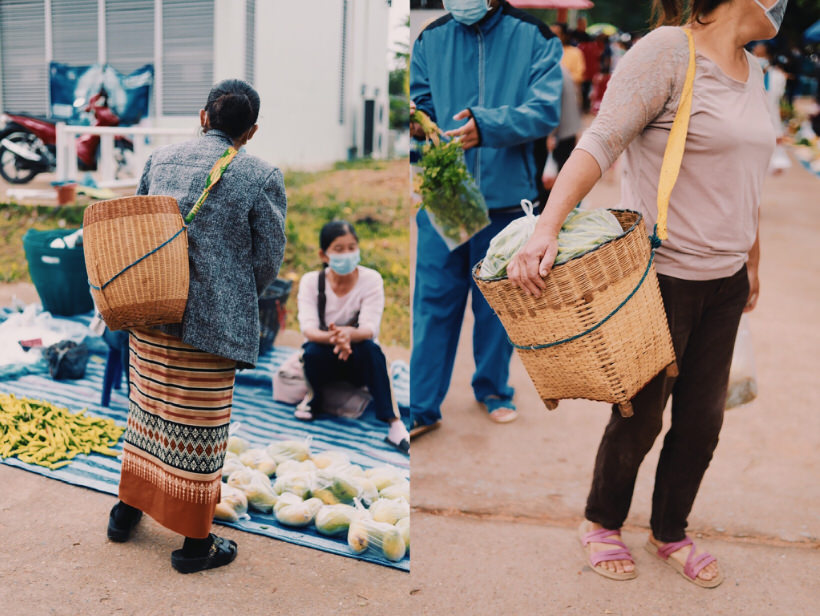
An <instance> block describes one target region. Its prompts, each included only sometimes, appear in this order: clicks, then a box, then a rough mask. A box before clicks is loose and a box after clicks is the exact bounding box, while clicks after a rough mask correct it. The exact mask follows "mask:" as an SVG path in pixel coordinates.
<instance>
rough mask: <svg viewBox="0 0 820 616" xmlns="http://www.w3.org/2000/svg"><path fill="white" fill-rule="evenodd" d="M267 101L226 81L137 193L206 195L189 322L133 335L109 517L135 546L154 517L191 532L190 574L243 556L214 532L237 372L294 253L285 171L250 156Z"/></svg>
mask: <svg viewBox="0 0 820 616" xmlns="http://www.w3.org/2000/svg"><path fill="white" fill-rule="evenodd" d="M259 105H260V101H259V95H258V94H257V93H256V90H254V89H253V88H252V87H251V86H250V85H249V84H247V83H245V82H244V81H239V80H236V79H230V80H227V81H222V82H220V83H218V84H217V85H215V86H214V87H213V89H212V90H211V92H210V93H209V94H208V99H207V101H206V103H205V107H204V109H202V110H201V111H200V112H199V117H200V123H201V126H202V131H203V134H202V136H200V137H199V138H197V139H194V140H192V141H187V142H185V143H179V144H174V145H169V146H166V147H161V148H158V149H156V150H155V151H154V152H153V153H152V155H151V157H150V158H149V159H148V162H147V163H146V165H145V170H144V171H143V174H142V178H141V180H140V183H139V188H138V190H137V194H139V195H169V196H172V197H174V198H175V199H176V200H177V202H178V203H179V209H180V212H181V214H182V215H183V217H184V216H186V215H187V214H188V213H189V212H190V211H191V209H192V208H193V206H194V204H195V203H196V202H197V201H198V200H200V199H201V197H202V196H203V195H204V194H206V193H207V198H206V199H205V201H204V203H203V204H202V207H201V210H200V211H199V213H198V214H197V215H196V218H195V219H194V220H193V221H192V222H191V223H190V224H189V226H188V231H187V234H188V258H189V264H190V285H189V290H188V303H187V305H186V308H185V313H184V315H183V318H182V322H181V323H175V324H171V325H163V326H159V327H157V328H155V329H149V328H140V329H135V330H132V331H131V335H130V352H131V362H130V373H129V378H130V383H131V388H130V395H129V413H128V427H127V430H126V432H125V437H124V445H123V458H122V471H121V477H120V487H119V497H120V501H119V502H118V503H117V504H116V505H115V506H114V508H113V509H112V510H111V514H110V516H109V522H108V538H109V539H111V540H112V541H118V542H122V541H127V540H128V539H129V537H130V535H131V532H132V530H133V529H134V527H135V526H136V525H137V523H138V522H139V520H140V518H141V516H142V513H143V512H145V513H147V514H148V515H149V516H151V517H152V518H154V519H155V520H156V521H157V522H159V523H160V524H162V525H163V526H165V527H166V528H169V529H171V530H173V531H175V532H177V533H179V534H181V535H183V536H184V537H185V541H184V542H183V545H182V547H181V549H178V550H175V551H174V552H173V553H172V554H171V564H172V565H173V567H174V568H175V569H176V570H177V571H179V572H181V573H191V572H194V571H201V570H203V569H210V568H213V567H219V566H222V565H227V564H228V563H230V562H231V561H233V559H234V558H235V557H236V553H237V547H236V543H235V542H234V541H232V540H226V539H223V538H221V537H217V536H216V535H214V534H212V533H211V532H210V530H211V523H212V520H213V515H214V509H215V507H216V505H217V503H218V502H219V498H220V485H221V480H222V465H223V462H224V459H225V451H226V449H227V442H228V425H229V423H230V417H231V403H232V399H233V386H234V375H235V372H236V369H237V368H247V367H252V366H253V365H254V364H255V363H256V361H257V354H258V349H259V313H258V300H259V295H260V294H261V293H262V291H264V289H265V288H266V287H267V286H268V285H269V284H270V283H271V282H273V280H274V279H275V278H276V274H277V273H278V271H279V267H280V265H281V263H282V257H283V255H284V250H285V211H286V206H287V202H286V198H285V186H284V182H283V178H282V173H281V171H279V169H277V168H275V167H273V166H272V165H270V164H269V163H267V162H265V161H263V160H261V159H259V158H256V157H255V156H251V155H250V154H248V153H246V152H244V151H243V150H242V149H241V148H242V146H244V145H245V144H246V143H247V142H248V141H249V140H250V139H251V138H253V136H254V135H255V134H256V131H257V128H258V126H257V124H256V120H257V118H258V117H259ZM214 182H216V183H214ZM206 184H207V186H206Z"/></svg>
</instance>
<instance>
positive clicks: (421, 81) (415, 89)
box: [410, 37, 436, 122]
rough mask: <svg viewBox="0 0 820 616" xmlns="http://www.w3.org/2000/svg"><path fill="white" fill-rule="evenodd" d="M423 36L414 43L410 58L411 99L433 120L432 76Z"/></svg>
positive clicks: (434, 114) (434, 119) (434, 115)
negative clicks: (428, 67)
mask: <svg viewBox="0 0 820 616" xmlns="http://www.w3.org/2000/svg"><path fill="white" fill-rule="evenodd" d="M424 54H425V46H424V43H423V41H422V38H421V37H419V38H417V39H416V42H415V43H414V44H413V55H412V59H411V60H410V100H412V101H413V102H414V103H416V108H417V109H418V110H419V111H423V112H424V113H426V114H427V115H428V116H430V119H431V120H433V122H435V121H436V113H435V109H434V108H433V95H432V92H431V90H430V78H429V76H428V74H427V58H425V55H424Z"/></svg>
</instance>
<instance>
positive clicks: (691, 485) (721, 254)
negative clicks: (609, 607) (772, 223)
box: [508, 0, 786, 587]
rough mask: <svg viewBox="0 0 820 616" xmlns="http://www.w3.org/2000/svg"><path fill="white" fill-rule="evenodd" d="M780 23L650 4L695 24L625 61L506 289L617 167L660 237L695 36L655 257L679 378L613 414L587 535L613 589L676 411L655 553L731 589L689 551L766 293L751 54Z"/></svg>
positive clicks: (757, 7) (528, 281)
mask: <svg viewBox="0 0 820 616" xmlns="http://www.w3.org/2000/svg"><path fill="white" fill-rule="evenodd" d="M785 8H786V0H691V1H686V0H655V9H656V11H657V15H658V18H659V19H658V22H659V23H662V24H666V25H675V24H680V23H681V20H682V17H683V16H684V15H691V17H690V19H689V22H688V24H687V25H685V26H684V27H683V28H678V27H662V28H658V29H657V30H654V31H653V32H651V33H650V34H649V35H647V36H646V37H645V38H643V39H642V40H641V42H640V43H638V44H637V45H636V46H635V47H634V48H633V49H632V50H630V51H629V52H628V53H627V54H626V55H625V56H624V57H623V59H622V60H621V62H620V63H619V66H618V71H617V72H616V73H615V75H613V77H612V80H611V81H610V84H609V87H608V89H607V92H606V95H605V97H604V99H603V103H602V106H601V111H600V114H599V115H598V117H597V118H596V120H595V122H594V123H593V124H592V126H591V127H590V129H589V130H588V131H587V132H586V133H585V134H584V136H583V138H582V139H581V141H580V142H579V144H578V147H577V148H576V150H575V151H574V152H573V154H572V155H571V157H570V158H569V160H568V161H567V163H566V165H565V166H564V168H563V169H562V171H561V173H560V175H559V177H558V179H557V181H556V183H555V186H554V188H553V190H552V192H551V194H550V198H549V201H548V203H547V205H546V207H545V210H544V213H543V214H542V215H541V217H540V220H539V222H538V226H537V228H536V231H535V234H534V235H533V237H532V238H531V240H530V241H529V242H528V243H527V244H526V245H525V246H524V248H523V249H522V250H521V251H520V252H519V254H518V255H517V256H516V257H515V258H514V259H513V261H512V262H511V264H510V265H509V267H508V276H509V278H510V280H511V281H512V282H514V283H515V284H516V285H518V286H519V287H521V288H522V289H524V290H525V291H526V292H528V293H530V294H533V295H536V296H538V295H539V294H540V292H541V290H542V289H543V288H545V285H544V281H543V277H546V276H547V274H548V273H549V271H550V269H551V268H552V265H553V262H554V260H555V257H556V253H557V239H556V238H557V234H558V230H559V229H560V227H561V224H562V222H563V221H564V219H565V218H566V216H567V214H568V213H569V211H570V210H571V209H572V208H573V206H574V205H575V204H576V203H578V202H579V201H580V200H581V199H582V198H583V197H584V196H585V195H586V194H587V193H588V192H589V191H590V190H591V188H592V187H593V186H594V184H595V183H596V182H597V180H598V179H599V178H600V177H601V175H602V173H603V172H604V171H605V170H606V169H607V168H608V167H609V166H610V165H612V163H614V161H615V159H616V158H617V157H618V156H619V155H620V154H621V153H622V152H625V154H624V176H623V180H622V193H621V197H622V201H621V207H625V208H630V209H634V210H639V211H640V212H641V213H642V214H643V216H644V217H645V218H646V223H647V227H648V228H649V229H652V227H653V225H654V224H655V222H656V219H657V218H658V212H657V209H656V205H655V203H656V196H657V193H658V177H659V173H660V169H661V162H662V160H663V158H664V152H665V148H666V145H667V137H668V135H669V131H670V127H671V125H672V121H673V118H674V116H675V112H676V110H677V107H678V101H679V99H680V98H681V92H682V89H683V84H684V83H685V76H686V73H687V67H688V65H689V55H690V54H689V44H688V38H689V36H688V34H689V33H691V36H692V38H693V39H694V46H695V49H696V50H697V54H696V62H695V67H696V68H695V78H694V98H693V102H692V107H691V116H690V120H689V131H688V135H687V136H686V144H685V150H684V155H683V162H682V164H681V169H680V173H679V176H678V181H677V184H675V189H674V191H673V192H672V195H671V201H670V204H669V213H668V227H669V237H668V240H665V241H664V242H663V244H662V246H661V247H660V248H659V249H658V250H657V254H656V265H657V272H658V278H659V282H660V289H661V294H662V296H663V301H664V307H665V309H666V313H667V317H668V321H669V328H670V331H671V334H672V341H673V345H674V348H675V354H676V357H677V363H678V367H679V370H680V373H679V376H678V377H677V378H673V377H671V376H667V375H666V373H661V374H660V375H658V376H657V377H655V378H654V379H653V380H652V381H650V382H649V384H647V385H646V387H644V389H643V390H641V391H640V392H639V393H638V394H637V396H636V397H635V398H634V399H633V400H632V407H633V410H634V416H633V417H629V418H624V417H622V416H621V415H620V413H618V412H617V410H616V409H613V414H612V417H611V419H610V421H609V424H608V425H607V427H606V430H605V432H604V436H603V439H602V441H601V444H600V446H599V449H598V455H597V459H596V463H595V470H594V474H593V479H592V488H591V490H590V493H589V497H588V500H587V506H586V511H585V517H586V519H585V521H584V522H583V524H582V526H581V529H580V534H581V540H582V544H583V545H584V546H585V547H586V550H587V552H588V554H589V559H590V565H591V566H592V568H593V570H594V571H595V572H596V573H599V574H601V575H604V576H606V577H609V578H613V579H629V578H634V577H635V575H636V571H635V566H634V561H633V560H632V556H631V555H630V553H629V550H628V549H627V547H626V546H625V545H624V544H623V543H622V542H621V541H620V530H619V529H620V527H621V526H622V525H623V523H624V520H625V519H626V516H627V513H628V511H629V506H630V503H631V499H632V492H633V489H634V485H635V478H636V476H637V473H638V468H639V466H640V464H641V462H642V460H643V458H644V456H645V455H646V453H647V452H648V451H649V449H650V448H651V447H652V444H653V443H654V441H655V439H656V437H657V436H658V434H659V433H660V430H661V423H662V414H663V409H664V407H665V406H666V402H667V400H668V398H669V396H670V395H671V397H672V425H671V428H670V430H669V432H668V433H667V434H666V437H665V439H664V444H663V449H662V451H661V455H660V461H659V463H658V468H657V471H656V475H655V490H654V495H653V500H652V516H651V520H650V524H651V531H652V532H651V535H650V537H649V542H648V543H647V546H646V547H647V549H649V550H650V552H652V553H653V554H655V555H656V556H658V557H659V558H661V559H662V560H663V561H664V562H666V563H668V564H670V565H671V566H673V567H674V568H675V569H676V570H677V571H678V572H680V573H681V574H682V575H683V576H684V577H685V578H686V579H687V580H689V581H691V582H693V583H695V584H697V585H699V586H704V587H714V586H717V585H718V584H720V582H721V581H722V580H723V576H722V574H721V572H720V570H719V568H718V564H717V562H716V560H715V558H714V557H712V556H710V555H709V554H707V553H705V552H702V551H700V550H696V548H695V546H694V544H693V543H692V541H691V539H689V538H688V537H687V536H686V532H685V531H686V526H687V516H688V515H689V512H690V511H691V508H692V504H693V502H694V500H695V496H696V494H697V491H698V488H699V486H700V482H701V480H702V478H703V475H704V473H705V471H706V469H707V467H708V466H709V462H710V460H711V458H712V454H713V452H714V449H715V447H716V446H717V442H718V434H719V432H720V428H721V424H722V422H723V410H724V406H725V400H726V391H727V383H728V376H729V366H730V363H731V358H732V350H733V347H734V341H735V335H736V332H737V328H738V324H739V321H740V316H741V313H742V312H744V311H750V310H752V309H753V308H754V307H755V304H756V303H757V297H758V292H759V283H758V274H757V270H758V262H759V258H760V246H759V237H758V233H757V231H758V206H759V203H760V195H761V187H762V183H763V179H764V177H765V174H766V169H767V166H768V161H769V158H770V156H771V154H772V151H773V149H774V145H775V135H774V131H773V128H772V124H771V121H770V120H769V117H768V112H767V106H766V94H765V90H764V87H763V74H762V72H761V70H760V67H759V65H758V63H757V62H755V61H754V58H753V57H752V56H751V54H749V53H748V52H746V51H745V49H744V46H745V45H747V44H748V43H749V42H751V41H754V40H759V39H768V38H771V37H773V36H774V35H775V34H776V32H777V30H778V29H779V26H780V23H781V22H782V18H783V14H784V12H785ZM685 30H688V33H687V32H686V31H685Z"/></svg>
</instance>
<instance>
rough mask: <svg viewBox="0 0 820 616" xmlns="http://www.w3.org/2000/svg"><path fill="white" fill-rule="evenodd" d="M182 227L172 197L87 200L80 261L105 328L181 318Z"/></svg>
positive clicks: (184, 289)
mask: <svg viewBox="0 0 820 616" xmlns="http://www.w3.org/2000/svg"><path fill="white" fill-rule="evenodd" d="M185 228H186V227H185V223H184V222H183V220H182V215H181V214H180V211H179V206H178V205H177V201H176V199H174V198H173V197H163V196H135V197H122V198H120V199H111V200H108V201H101V202H99V203H94V204H92V205H90V206H88V208H87V209H86V211H85V215H84V216H83V246H84V250H85V265H86V269H87V270H88V281H89V284H90V285H91V295H92V297H93V298H94V303H95V304H96V305H97V309H98V310H99V311H100V313H101V314H102V317H103V320H104V321H105V323H106V325H108V328H109V329H111V330H118V329H127V328H131V327H137V326H148V325H161V324H164V323H179V322H181V321H182V315H183V313H184V312H185V305H186V303H187V301H188V281H189V278H188V276H189V272H188V235H187V233H185V232H184V231H185Z"/></svg>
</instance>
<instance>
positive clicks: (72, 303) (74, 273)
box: [23, 229, 94, 316]
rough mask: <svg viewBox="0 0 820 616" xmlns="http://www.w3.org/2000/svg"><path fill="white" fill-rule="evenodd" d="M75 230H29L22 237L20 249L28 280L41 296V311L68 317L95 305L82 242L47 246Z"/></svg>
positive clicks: (89, 309)
mask: <svg viewBox="0 0 820 616" xmlns="http://www.w3.org/2000/svg"><path fill="white" fill-rule="evenodd" d="M74 231H76V229H54V230H52V231H37V230H35V229H29V230H28V231H26V234H25V235H24V236H23V250H24V251H25V253H26V260H27V261H28V271H29V274H31V281H32V282H33V283H34V286H35V287H36V288H37V293H38V294H39V295H40V301H41V302H42V303H43V310H47V311H48V312H50V313H51V314H53V315H61V316H71V315H74V314H82V313H85V312H90V311H91V310H92V309H93V308H94V302H93V301H92V299H91V292H90V291H89V289H88V274H87V273H86V271H85V255H84V254H83V246H82V244H81V243H78V244H77V246H76V247H74V248H51V247H50V246H49V244H51V242H52V241H53V240H54V239H55V238H58V237H63V236H64V235H69V234H71V233H74Z"/></svg>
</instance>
